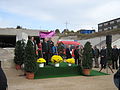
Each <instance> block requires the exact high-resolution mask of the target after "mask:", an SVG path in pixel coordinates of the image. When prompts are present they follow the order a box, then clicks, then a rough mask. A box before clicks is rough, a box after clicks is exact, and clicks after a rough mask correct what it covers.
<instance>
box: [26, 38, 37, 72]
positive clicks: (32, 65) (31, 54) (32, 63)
mask: <svg viewBox="0 0 120 90" xmlns="http://www.w3.org/2000/svg"><path fill="white" fill-rule="evenodd" d="M36 60H37V57H36V55H35V51H34V46H33V44H32V42H31V40H28V42H27V45H26V47H25V62H24V64H25V68H24V69H25V71H26V72H30V73H31V72H35V71H36V70H37V63H36Z"/></svg>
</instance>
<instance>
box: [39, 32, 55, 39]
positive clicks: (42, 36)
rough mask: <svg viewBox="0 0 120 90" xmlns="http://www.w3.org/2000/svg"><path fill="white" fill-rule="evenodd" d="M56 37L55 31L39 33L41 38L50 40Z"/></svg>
mask: <svg viewBox="0 0 120 90" xmlns="http://www.w3.org/2000/svg"><path fill="white" fill-rule="evenodd" d="M54 35H55V32H54V31H50V32H39V36H40V38H50V37H53V36H54Z"/></svg>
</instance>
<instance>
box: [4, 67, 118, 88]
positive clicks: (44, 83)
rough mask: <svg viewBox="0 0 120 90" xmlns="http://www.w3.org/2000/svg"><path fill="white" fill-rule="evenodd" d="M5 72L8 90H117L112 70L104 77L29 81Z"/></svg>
mask: <svg viewBox="0 0 120 90" xmlns="http://www.w3.org/2000/svg"><path fill="white" fill-rule="evenodd" d="M114 71H115V70H114ZM4 72H5V73H6V76H7V79H8V84H9V88H8V90H117V88H116V87H115V85H114V83H113V74H112V73H111V72H110V70H109V73H110V74H111V75H104V76H92V77H85V76H74V77H62V78H48V79H36V80H28V79H26V78H25V77H24V76H19V75H21V74H23V72H22V71H17V70H15V69H12V68H9V69H4ZM103 72H106V70H103ZM115 72H116V71H115Z"/></svg>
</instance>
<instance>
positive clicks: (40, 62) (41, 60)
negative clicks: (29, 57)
mask: <svg viewBox="0 0 120 90" xmlns="http://www.w3.org/2000/svg"><path fill="white" fill-rule="evenodd" d="M37 63H39V67H44V63H46V60H45V59H44V58H39V59H37Z"/></svg>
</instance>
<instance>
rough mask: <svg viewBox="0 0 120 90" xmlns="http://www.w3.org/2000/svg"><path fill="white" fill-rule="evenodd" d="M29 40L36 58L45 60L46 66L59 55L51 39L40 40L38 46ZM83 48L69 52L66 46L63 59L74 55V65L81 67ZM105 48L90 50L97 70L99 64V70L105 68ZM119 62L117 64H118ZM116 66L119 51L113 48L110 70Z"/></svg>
mask: <svg viewBox="0 0 120 90" xmlns="http://www.w3.org/2000/svg"><path fill="white" fill-rule="evenodd" d="M30 40H31V41H32V42H33V46H34V49H35V50H36V54H37V56H38V58H44V59H45V60H46V65H48V64H49V63H48V62H49V61H50V58H51V57H52V56H53V55H59V51H58V45H57V44H56V45H54V42H53V41H52V40H51V38H44V39H42V40H40V42H39V43H38V44H36V42H35V40H34V37H31V38H30ZM83 48H84V47H83V46H82V45H79V46H75V47H74V49H73V50H72V53H71V50H70V46H69V45H66V47H65V48H64V50H63V51H62V53H63V52H65V53H64V54H65V58H66V59H68V58H72V57H73V55H74V59H75V64H77V65H81V63H82V60H83V51H84V49H83ZM106 51H107V50H106V48H105V46H102V48H101V50H99V49H98V48H97V46H94V47H93V48H92V53H93V56H92V57H93V61H94V62H95V66H94V68H99V66H100V64H101V68H106V65H107V57H106V53H107V52H106ZM72 54H73V55H72ZM99 57H100V63H99ZM118 60H119V62H118ZM118 64H119V65H120V49H118V48H117V46H116V45H115V46H113V48H112V68H113V69H118Z"/></svg>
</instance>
